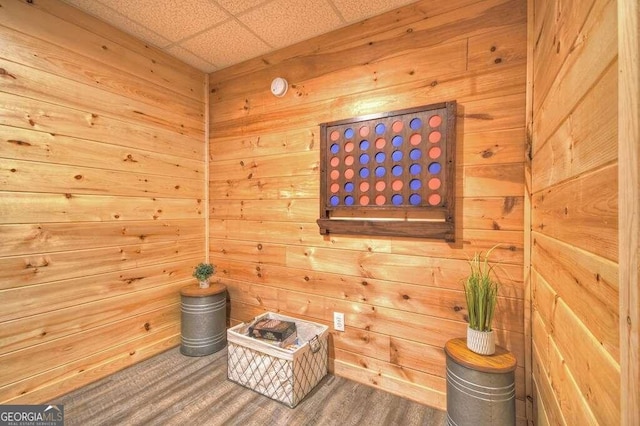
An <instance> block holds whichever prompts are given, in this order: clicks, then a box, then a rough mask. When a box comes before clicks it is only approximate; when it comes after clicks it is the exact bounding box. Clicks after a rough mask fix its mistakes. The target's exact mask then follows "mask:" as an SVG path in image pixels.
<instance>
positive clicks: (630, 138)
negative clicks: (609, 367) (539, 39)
mask: <svg viewBox="0 0 640 426" xmlns="http://www.w3.org/2000/svg"><path fill="white" fill-rule="evenodd" d="M618 69H619V76H620V77H619V79H618V96H619V99H618V157H619V158H620V167H618V181H619V182H624V183H625V184H624V185H618V194H619V200H620V201H619V203H620V204H619V211H618V217H619V221H620V224H619V227H618V228H619V230H618V236H619V238H620V242H619V251H618V256H619V263H620V281H619V282H620V376H621V383H620V412H621V418H620V424H621V425H623V426H632V425H637V424H640V4H638V1H637V0H618Z"/></svg>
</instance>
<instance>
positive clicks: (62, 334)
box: [0, 0, 206, 403]
mask: <svg viewBox="0 0 640 426" xmlns="http://www.w3.org/2000/svg"><path fill="white" fill-rule="evenodd" d="M0 40H1V41H0V242H1V243H0V303H1V305H2V309H1V310H0V403H38V402H44V401H46V400H50V399H51V398H52V397H54V396H56V395H59V394H61V393H64V392H67V391H69V390H72V389H74V388H77V387H79V386H82V385H84V384H86V383H89V382H91V381H93V380H96V379H98V378H100V377H103V376H105V375H107V374H109V373H112V372H114V371H116V370H119V369H121V368H124V367H126V366H128V365H131V364H132V363H134V362H137V361H140V360H142V359H144V358H147V357H149V356H151V355H154V354H156V353H158V352H160V351H163V350H166V349H167V348H169V347H172V346H175V345H176V344H178V343H179V333H180V309H179V288H180V287H181V286H184V285H186V284H188V283H191V282H193V278H191V271H192V268H193V266H194V264H195V263H197V262H198V261H201V260H202V259H204V256H205V252H206V250H205V243H204V235H205V231H204V229H205V219H204V217H205V213H206V211H205V210H204V209H203V197H204V195H205V185H206V182H205V178H204V175H205V167H204V165H205V161H204V160H205V158H204V146H205V143H204V126H203V123H204V105H205V103H204V100H205V88H204V81H205V77H206V75H205V74H204V73H201V72H199V71H197V70H195V69H193V68H190V67H188V66H186V65H184V64H182V63H180V62H179V61H177V60H175V59H172V58H170V57H168V56H167V55H164V54H161V53H160V52H159V51H157V50H154V49H152V48H149V47H148V46H145V45H144V44H143V43H141V42H139V41H137V40H135V39H134V38H132V37H130V36H127V35H125V34H123V33H121V32H119V31H116V30H115V29H113V28H112V27H109V26H107V25H106V24H104V23H101V22H100V21H97V20H95V19H93V18H91V17H90V16H88V15H85V14H82V13H80V12H79V11H77V10H76V9H73V8H71V7H69V6H67V5H65V4H64V3H61V2H58V1H56V0H37V1H35V2H33V4H27V2H23V1H18V0H0Z"/></svg>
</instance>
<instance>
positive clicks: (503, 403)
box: [444, 339, 516, 426]
mask: <svg viewBox="0 0 640 426" xmlns="http://www.w3.org/2000/svg"><path fill="white" fill-rule="evenodd" d="M444 351H445V353H446V355H447V425H455V426H467V425H469V426H485V425H486V426H489V425H501V426H509V425H515V423H516V405H515V401H516V399H515V397H516V390H515V369H516V358H515V356H513V354H512V353H511V352H509V351H507V350H506V349H504V348H502V347H500V346H496V353H495V354H493V355H479V354H477V353H475V352H472V351H471V350H469V349H468V348H467V339H452V340H449V341H448V342H447V343H446V344H445V346H444Z"/></svg>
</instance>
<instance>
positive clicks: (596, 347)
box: [529, 0, 637, 425]
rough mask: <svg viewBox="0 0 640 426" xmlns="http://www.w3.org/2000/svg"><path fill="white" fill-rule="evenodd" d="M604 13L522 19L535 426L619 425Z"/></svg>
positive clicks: (613, 86)
mask: <svg viewBox="0 0 640 426" xmlns="http://www.w3.org/2000/svg"><path fill="white" fill-rule="evenodd" d="M616 16H617V8H616V2H615V1H609V0H595V1H560V0H556V1H539V0H536V1H534V6H533V7H531V8H530V12H529V19H530V20H531V21H533V22H532V24H531V26H532V28H533V29H534V30H532V31H535V33H534V34H532V35H530V37H533V40H535V44H534V45H533V49H534V52H533V55H532V57H531V60H532V61H533V64H532V66H533V70H534V76H533V89H532V97H531V99H530V100H529V102H530V103H531V108H532V112H533V120H532V122H533V126H532V129H533V132H532V152H533V159H532V167H531V174H532V190H533V191H532V201H531V205H532V210H531V228H532V233H531V240H532V255H531V266H532V290H531V293H532V338H533V343H532V358H533V359H532V365H533V381H534V383H535V387H536V392H535V394H536V397H537V398H538V401H536V403H535V405H536V406H537V407H539V408H540V407H544V409H545V410H546V412H544V413H539V414H538V420H539V421H540V423H541V424H545V423H550V424H566V425H574V424H603V425H605V424H606V425H610V424H611V425H613V424H619V423H620V421H621V418H622V416H621V413H622V411H621V405H620V404H621V403H620V397H621V389H620V357H621V356H622V353H621V349H622V348H621V347H620V332H621V330H620V329H619V323H620V322H621V319H620V310H619V306H618V300H619V291H620V288H619V287H618V259H619V254H618V244H619V241H618V208H619V206H618V204H619V201H618V186H619V185H618V182H619V180H618V174H619V167H618V152H617V144H618V138H619V137H618V129H617V122H618V114H619V110H618V98H617V86H618V73H617V68H618V64H617V56H618V48H617V46H618V41H617V39H616V32H617V18H616ZM636 91H637V88H636ZM636 96H637V94H636ZM635 143H636V144H637V140H636V141H635ZM621 159H622V157H621ZM625 161H626V159H625ZM620 167H622V164H621V166H620ZM634 167H637V165H634ZM621 186H624V185H621ZM636 190H637V185H636ZM636 195H637V194H636ZM621 235H622V234H621ZM636 248H637V247H636ZM620 274H622V271H620ZM620 297H622V295H620ZM635 386H637V382H636V383H635Z"/></svg>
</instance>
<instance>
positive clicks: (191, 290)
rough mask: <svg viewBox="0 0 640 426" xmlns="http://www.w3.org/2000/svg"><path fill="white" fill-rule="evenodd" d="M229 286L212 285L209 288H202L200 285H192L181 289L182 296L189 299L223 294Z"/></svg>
mask: <svg viewBox="0 0 640 426" xmlns="http://www.w3.org/2000/svg"><path fill="white" fill-rule="evenodd" d="M226 290H227V286H226V285H224V284H219V283H211V285H210V286H209V287H207V288H200V284H191V285H188V286H186V287H182V288H181V289H180V294H181V295H183V296H187V297H207V296H213V295H215V294H220V293H223V292H225V291H226Z"/></svg>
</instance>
